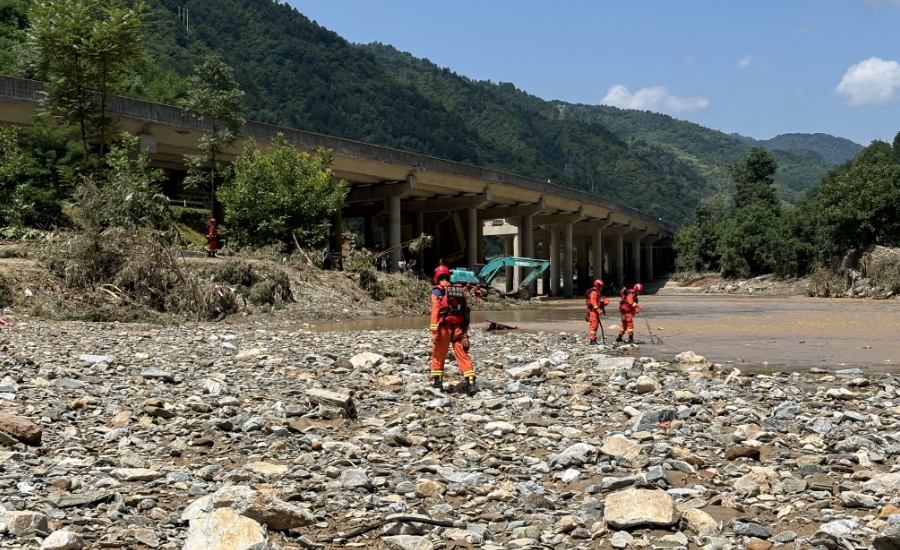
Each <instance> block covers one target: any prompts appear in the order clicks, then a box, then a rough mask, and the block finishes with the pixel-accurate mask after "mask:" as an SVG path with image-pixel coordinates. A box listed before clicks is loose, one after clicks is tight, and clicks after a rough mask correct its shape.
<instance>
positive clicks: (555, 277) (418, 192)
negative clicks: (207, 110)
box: [0, 77, 674, 297]
mask: <svg viewBox="0 0 900 550" xmlns="http://www.w3.org/2000/svg"><path fill="white" fill-rule="evenodd" d="M39 94H40V84H39V83H35V82H32V81H27V80H22V79H14V78H10V77H0V124H2V123H17V124H25V125H27V124H29V122H30V121H29V115H30V114H31V112H32V111H33V110H34V109H35V108H36V107H37V104H36V99H37V98H38V97H39ZM114 99H115V100H116V101H114V102H112V104H111V107H112V110H113V112H114V114H115V116H118V117H119V120H120V125H121V128H122V130H124V131H127V132H130V133H132V134H134V135H138V136H140V144H141V147H143V148H145V149H146V150H147V151H148V152H149V154H150V158H151V161H152V164H153V165H154V166H156V167H159V168H162V169H164V170H165V171H166V173H167V176H168V181H167V183H166V186H165V189H164V190H165V192H166V193H167V195H169V196H170V197H172V198H177V199H180V200H184V201H190V203H195V204H196V203H198V202H199V203H200V204H202V203H203V202H202V201H203V200H204V199H205V197H204V196H203V194H202V192H200V191H199V190H192V189H185V188H184V186H183V180H184V175H185V174H186V168H185V161H184V155H185V154H196V153H197V143H198V139H199V138H200V137H201V136H202V135H203V134H204V133H205V132H206V131H208V128H206V127H205V126H204V125H203V123H202V122H198V121H196V120H195V119H193V118H192V117H190V115H188V114H186V113H184V112H182V111H180V110H179V109H177V108H175V107H171V106H167V105H158V104H153V103H147V102H142V101H136V100H131V99H127V98H114ZM277 133H281V134H283V135H284V137H285V139H287V140H288V141H289V142H290V143H293V144H294V145H296V146H297V147H298V149H302V150H308V151H314V150H316V149H317V148H318V147H327V148H329V149H331V150H333V151H334V165H333V171H334V175H335V177H336V178H340V179H344V180H346V181H347V182H348V183H349V185H350V192H349V194H348V196H347V200H346V203H345V205H344V207H343V209H342V210H341V211H340V212H338V213H337V214H336V215H335V217H334V220H333V235H332V241H333V242H332V245H333V249H338V247H339V245H340V242H341V241H340V239H341V233H342V228H343V227H344V226H345V222H347V221H349V220H352V219H359V220H361V222H362V228H363V233H364V243H363V245H364V246H365V247H366V248H369V249H384V248H390V247H397V246H398V245H400V244H401V243H403V242H406V241H408V240H411V239H413V238H415V237H417V236H419V235H421V234H422V233H425V234H428V235H431V236H432V237H433V244H432V247H431V248H430V249H428V250H425V251H422V252H419V253H418V254H417V255H416V257H409V253H408V252H407V251H403V252H401V250H399V249H396V250H394V251H393V252H392V253H391V265H392V266H395V267H396V266H397V262H399V261H400V260H401V258H402V257H403V258H405V259H406V260H407V261H410V260H414V261H415V264H416V265H418V266H420V267H421V268H422V269H423V270H424V271H426V272H430V271H431V270H432V269H433V268H434V267H436V266H437V265H438V264H439V263H440V262H444V263H445V264H447V265H450V266H463V267H469V268H474V267H475V265H476V264H481V263H484V261H485V260H484V244H485V238H486V237H489V236H494V237H498V238H501V239H503V241H504V243H505V251H506V253H507V254H510V255H516V256H528V257H541V258H544V259H549V260H550V264H551V268H550V270H548V272H546V273H545V274H544V277H543V281H542V282H541V285H540V286H541V291H542V293H545V294H552V295H563V296H566V297H571V296H573V295H574V293H575V291H576V287H580V288H584V287H586V282H587V281H590V280H593V279H594V278H600V277H602V278H603V279H604V281H606V282H607V284H608V285H609V284H615V285H616V286H621V285H622V284H631V283H634V282H637V281H647V280H650V279H652V278H653V277H654V276H658V275H660V274H662V273H665V271H666V270H667V269H668V268H669V267H670V265H671V262H672V254H671V249H670V242H671V235H672V233H673V231H674V228H672V227H671V226H669V225H668V224H665V223H663V222H661V221H659V220H656V219H654V218H652V217H650V216H647V215H646V214H643V213H640V212H638V211H635V210H633V209H631V208H628V207H625V206H623V205H620V204H617V203H614V202H612V201H608V200H606V199H603V198H602V197H597V196H595V195H590V194H587V193H583V192H580V191H576V190H573V189H569V188H565V187H561V186H558V185H553V184H550V183H546V182H541V181H537V180H533V179H530V178H523V177H521V176H515V175H512V174H506V173H502V172H495V171H491V170H486V169H482V168H479V167H475V166H470V165H465V164H460V163H455V162H451V161H445V160H442V159H435V158H433V157H426V156H422V155H416V154H413V153H406V152H403V151H396V150H393V149H388V148H384V147H377V146H372V145H367V144H362V143H358V142H353V141H349V140H343V139H339V138H332V137H329V136H321V135H318V134H311V133H308V132H302V131H297V130H292V129H289V128H277V127H273V126H269V125H264V124H259V123H253V122H250V123H247V124H246V125H245V126H244V128H243V129H242V132H241V135H242V136H246V137H252V138H253V139H255V140H256V141H257V143H258V145H259V148H260V149H262V150H266V149H267V148H268V147H269V146H270V143H271V140H272V139H273V138H274V137H275V135H276V134H277ZM246 137H243V138H241V139H239V140H238V142H237V143H236V144H235V146H234V147H233V148H232V149H231V150H230V151H229V152H228V153H227V154H226V155H225V156H224V158H223V159H222V160H223V161H225V162H230V161H232V160H233V159H234V157H235V156H236V155H237V154H239V152H240V151H242V150H243V148H244V144H245V142H246ZM526 276H527V270H526V269H525V268H515V269H510V270H508V273H507V277H506V279H507V282H506V284H507V289H508V290H512V289H513V288H515V287H516V286H517V285H518V281H521V280H523V279H524V278H525V277H526ZM530 290H531V291H532V293H536V290H537V288H536V285H532V288H531V289H530Z"/></svg>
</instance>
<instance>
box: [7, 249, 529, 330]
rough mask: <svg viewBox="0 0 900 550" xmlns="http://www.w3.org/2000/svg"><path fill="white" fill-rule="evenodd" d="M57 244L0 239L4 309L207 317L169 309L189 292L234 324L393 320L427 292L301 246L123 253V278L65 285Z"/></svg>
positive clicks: (104, 318)
mask: <svg viewBox="0 0 900 550" xmlns="http://www.w3.org/2000/svg"><path fill="white" fill-rule="evenodd" d="M65 250H66V247H65V245H64V244H59V243H57V244H54V245H53V246H49V245H47V244H41V243H38V242H34V241H31V242H17V243H8V242H7V243H3V242H0V308H6V309H5V311H6V313H4V314H3V315H5V316H7V317H11V318H13V319H27V318H42V319H54V320H83V321H98V322H108V321H127V322H152V323H157V324H173V323H181V322H185V321H196V320H198V319H201V320H208V319H205V318H204V317H203V316H200V317H198V315H200V310H203V309H204V308H203V307H194V308H185V310H184V311H175V310H174V308H173V307H171V306H172V304H175V305H178V303H179V302H180V301H183V300H184V299H185V297H184V296H182V294H184V295H193V294H196V295H198V297H199V299H198V300H197V301H200V302H208V303H206V304H201V306H205V310H204V311H205V313H203V315H205V316H206V317H208V318H216V317H217V318H218V319H219V320H222V319H225V318H229V319H232V320H233V321H235V322H241V321H251V322H252V321H256V320H260V319H264V320H273V321H282V320H292V321H295V322H328V321H332V322H333V321H346V320H352V319H360V318H373V317H377V318H385V317H399V316H409V315H425V314H427V313H428V312H429V310H430V307H431V302H430V299H429V297H428V294H429V291H430V289H431V286H432V285H431V282H430V281H429V280H427V279H425V278H420V277H418V276H416V275H414V274H412V273H405V274H397V273H394V274H388V273H384V272H378V271H375V270H374V269H369V270H366V271H365V273H362V272H361V271H360V270H359V269H347V270H345V271H340V270H323V269H321V268H320V267H319V266H318V265H316V262H315V261H314V260H313V259H312V258H311V256H310V254H308V253H304V252H302V251H301V252H297V253H293V254H290V255H279V254H276V253H273V252H271V251H259V252H255V253H253V252H251V253H247V254H230V255H220V256H219V257H217V258H207V257H205V255H204V254H203V253H198V252H187V251H185V252H178V251H176V252H175V253H174V254H177V257H173V258H169V257H168V254H162V255H161V256H163V257H164V259H165V261H166V262H168V264H170V265H167V266H164V267H163V268H162V269H160V266H159V265H158V264H155V263H154V261H155V260H154V258H150V257H148V258H145V259H141V258H138V259H132V260H131V261H132V262H133V264H134V265H133V266H131V267H130V268H129V269H125V270H123V271H124V272H125V274H126V276H125V277H122V279H123V281H122V282H121V283H119V284H89V283H88V284H74V283H73V282H72V277H71V276H70V272H71V270H70V269H69V266H65V265H62V261H61V258H63V259H65V258H66V254H65ZM69 260H70V261H71V259H70V258H69ZM167 278H168V279H174V280H176V281H178V282H179V284H175V283H173V282H172V281H170V280H167ZM181 280H186V281H187V283H186V284H185V283H181ZM148 281H150V282H148ZM142 285H143V286H142ZM144 287H147V288H144ZM188 291H190V292H188ZM472 306H473V308H474V309H477V310H480V311H496V310H505V309H528V308H532V307H535V305H534V304H532V303H529V302H528V301H522V300H518V299H515V298H506V297H504V296H502V295H500V294H498V293H491V294H489V295H486V296H485V298H484V299H483V300H477V301H475V300H473V304H472ZM195 310H197V311H195ZM0 311H3V310H2V309H0Z"/></svg>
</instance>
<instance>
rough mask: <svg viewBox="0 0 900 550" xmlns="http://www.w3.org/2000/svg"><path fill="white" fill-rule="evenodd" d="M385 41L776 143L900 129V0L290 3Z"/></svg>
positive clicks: (521, 81)
mask: <svg viewBox="0 0 900 550" xmlns="http://www.w3.org/2000/svg"><path fill="white" fill-rule="evenodd" d="M288 3H289V4H291V5H292V6H294V7H296V8H297V9H298V10H299V11H300V12H301V13H303V14H304V15H306V16H307V17H309V18H310V19H313V20H314V21H316V22H317V23H319V24H320V25H322V26H324V27H326V28H328V29H330V30H333V31H335V32H337V33H338V34H340V35H341V36H343V37H344V38H346V39H347V40H350V41H351V42H358V43H368V42H374V41H378V42H383V43H386V44H392V45H394V46H395V47H397V48H398V49H400V50H403V51H408V52H410V53H412V54H413V55H415V56H416V57H424V58H428V59H430V60H431V61H433V62H434V63H436V64H438V65H440V66H441V67H449V68H450V69H452V70H454V71H456V72H457V73H459V74H462V75H466V76H468V77H471V78H475V79H483V80H492V81H494V82H513V83H514V84H515V85H516V86H518V87H519V88H521V89H523V90H525V91H527V92H529V93H532V94H534V95H536V96H539V97H542V98H544V99H561V100H564V101H569V102H580V103H589V104H598V103H606V104H612V105H617V106H620V107H629V108H642V109H648V110H652V111H658V112H665V113H668V114H671V115H673V116H675V117H677V118H682V119H687V120H691V121H693V122H697V123H699V124H702V125H704V126H708V127H711V128H716V129H719V130H722V131H724V132H727V133H731V132H738V133H741V134H744V135H749V136H752V137H755V138H757V139H768V138H771V137H774V136H775V135H777V134H781V133H787V132H810V133H812V132H824V133H829V134H833V135H838V136H842V137H846V138H849V139H852V140H853V141H856V142H858V143H861V144H863V145H866V144H868V143H869V142H870V141H872V140H873V139H884V140H887V141H890V140H892V139H893V136H894V135H895V134H896V133H897V132H898V131H900V63H898V62H900V40H898V35H900V0H777V1H776V0H757V1H754V2H735V1H730V0H717V1H705V0H704V1H701V0H681V1H674V0H667V1H662V0H644V1H641V2H626V1H619V2H608V1H598V0H595V1H588V0H578V1H576V0H573V1H568V2H557V3H555V4H554V3H549V2H538V1H532V0H516V1H513V0H502V1H501V0H497V1H490V0H488V1H480V2H477V1H472V0H455V1H450V2H429V1H421V0H419V1H416V2H414V1H411V0H381V1H378V2H376V1H373V0H288Z"/></svg>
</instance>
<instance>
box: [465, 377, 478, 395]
mask: <svg viewBox="0 0 900 550" xmlns="http://www.w3.org/2000/svg"><path fill="white" fill-rule="evenodd" d="M466 393H467V394H469V395H475V394H476V393H478V386H476V385H475V377H474V376H473V377H471V378H466Z"/></svg>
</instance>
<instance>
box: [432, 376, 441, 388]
mask: <svg viewBox="0 0 900 550" xmlns="http://www.w3.org/2000/svg"><path fill="white" fill-rule="evenodd" d="M431 387H432V388H434V389H436V390H438V391H444V380H443V379H442V378H441V377H440V376H435V377H434V378H432V379H431Z"/></svg>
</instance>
